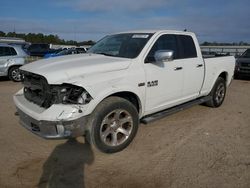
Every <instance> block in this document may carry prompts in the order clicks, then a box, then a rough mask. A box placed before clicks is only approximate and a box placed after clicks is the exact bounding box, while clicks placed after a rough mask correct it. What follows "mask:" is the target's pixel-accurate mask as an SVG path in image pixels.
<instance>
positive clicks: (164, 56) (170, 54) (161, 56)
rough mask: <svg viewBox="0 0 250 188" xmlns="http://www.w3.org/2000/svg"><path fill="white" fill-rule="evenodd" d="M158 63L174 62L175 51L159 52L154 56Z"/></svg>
mask: <svg viewBox="0 0 250 188" xmlns="http://www.w3.org/2000/svg"><path fill="white" fill-rule="evenodd" d="M154 58H155V61H156V62H165V61H172V60H173V58H174V51H173V50H157V51H156V52H155V55H154Z"/></svg>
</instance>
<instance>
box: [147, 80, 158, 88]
mask: <svg viewBox="0 0 250 188" xmlns="http://www.w3.org/2000/svg"><path fill="white" fill-rule="evenodd" d="M147 86H148V87H153V86H158V80H154V81H149V82H148V83H147Z"/></svg>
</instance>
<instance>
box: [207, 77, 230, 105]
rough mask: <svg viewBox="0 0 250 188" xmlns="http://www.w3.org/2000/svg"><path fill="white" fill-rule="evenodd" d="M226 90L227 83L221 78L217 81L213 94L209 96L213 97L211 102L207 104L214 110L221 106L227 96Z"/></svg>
mask: <svg viewBox="0 0 250 188" xmlns="http://www.w3.org/2000/svg"><path fill="white" fill-rule="evenodd" d="M226 89H227V87H226V81H225V80H224V79H223V78H221V77H219V78H218V79H217V80H216V82H215V84H214V87H213V89H212V91H211V93H210V94H209V95H210V96H211V97H212V98H211V100H210V101H208V102H206V103H205V104H206V105H207V106H209V107H213V108H217V107H219V106H221V105H222V103H223V101H224V99H225V96H226Z"/></svg>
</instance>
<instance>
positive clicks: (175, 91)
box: [144, 34, 184, 114]
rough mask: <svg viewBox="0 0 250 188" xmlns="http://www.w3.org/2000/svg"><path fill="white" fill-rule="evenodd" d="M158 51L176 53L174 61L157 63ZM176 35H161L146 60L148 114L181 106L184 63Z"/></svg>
mask: <svg viewBox="0 0 250 188" xmlns="http://www.w3.org/2000/svg"><path fill="white" fill-rule="evenodd" d="M157 50H172V51H174V59H173V60H172V61H167V62H156V61H155V58H154V54H155V52H156V51H157ZM178 56H179V52H178V45H177V37H176V35H170V34H164V35H161V36H160V37H159V38H158V39H157V40H156V42H155V43H154V45H153V47H152V48H151V50H150V51H149V53H148V55H147V56H146V59H145V64H144V66H145V72H146V81H147V82H146V86H147V87H146V88H147V89H146V107H145V109H146V114H150V113H154V112H157V111H159V110H163V109H165V108H168V107H172V106H175V105H177V104H180V99H181V98H182V88H183V75H184V74H183V62H182V60H180V59H178Z"/></svg>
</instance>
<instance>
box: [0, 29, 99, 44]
mask: <svg viewBox="0 0 250 188" xmlns="http://www.w3.org/2000/svg"><path fill="white" fill-rule="evenodd" d="M0 37H17V38H21V39H24V40H25V41H26V42H31V43H48V44H63V45H93V44H95V42H94V41H92V40H89V41H82V42H77V41H74V40H64V39H60V38H59V36H58V35H51V34H50V35H45V34H42V33H28V34H26V33H16V32H8V33H5V32H3V31H0Z"/></svg>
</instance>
